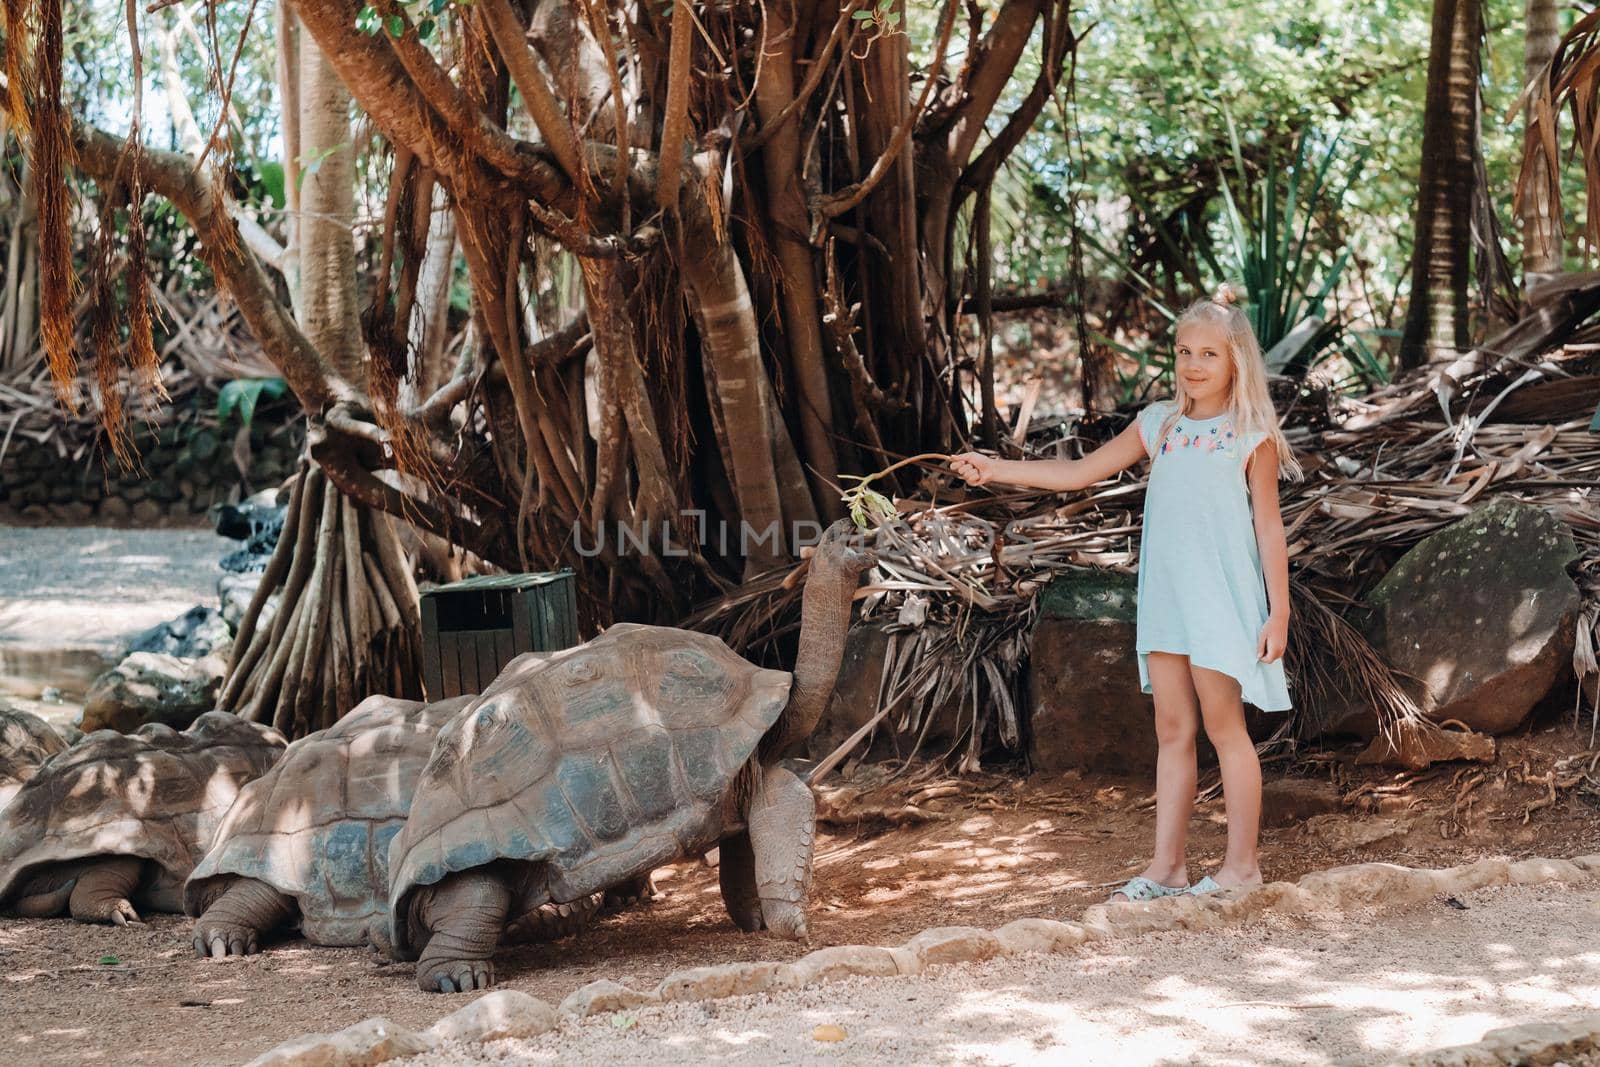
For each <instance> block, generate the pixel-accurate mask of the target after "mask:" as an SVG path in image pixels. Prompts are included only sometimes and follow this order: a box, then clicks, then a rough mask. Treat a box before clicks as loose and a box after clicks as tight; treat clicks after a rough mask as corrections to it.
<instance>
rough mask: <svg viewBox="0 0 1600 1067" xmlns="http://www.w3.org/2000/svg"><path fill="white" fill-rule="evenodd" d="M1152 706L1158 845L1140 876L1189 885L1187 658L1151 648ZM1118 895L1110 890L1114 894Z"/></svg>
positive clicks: (1193, 714) (1193, 722)
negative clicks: (1154, 738) (1154, 712)
mask: <svg viewBox="0 0 1600 1067" xmlns="http://www.w3.org/2000/svg"><path fill="white" fill-rule="evenodd" d="M1146 663H1147V665H1148V669H1149V672H1150V692H1151V695H1152V696H1153V697H1154V698H1155V705H1156V743H1157V745H1158V748H1157V751H1156V849H1155V857H1154V858H1153V859H1152V860H1151V861H1150V866H1148V867H1146V868H1145V869H1144V877H1146V878H1149V879H1150V880H1151V881H1154V882H1159V883H1161V884H1162V885H1166V886H1180V887H1181V886H1185V885H1188V884H1189V870H1188V866H1187V865H1186V863H1185V862H1184V846H1185V845H1186V844H1187V842H1188V839H1189V816H1190V814H1191V812H1192V811H1193V810H1194V789H1195V755H1194V742H1195V735H1196V733H1197V731H1198V730H1199V725H1200V714H1199V709H1198V706H1197V699H1196V694H1195V689H1194V682H1193V680H1192V679H1191V677H1190V673H1189V657H1188V656H1180V655H1177V654H1175V653H1171V652H1152V653H1150V654H1149V658H1148V659H1147V661H1146ZM1116 896H1117V894H1113V897H1116Z"/></svg>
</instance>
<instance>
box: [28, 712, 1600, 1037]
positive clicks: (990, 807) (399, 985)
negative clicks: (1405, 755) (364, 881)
mask: <svg viewBox="0 0 1600 1067" xmlns="http://www.w3.org/2000/svg"><path fill="white" fill-rule="evenodd" d="M1587 727H1588V724H1587V723H1585V724H1583V727H1582V728H1574V727H1573V726H1571V725H1570V724H1562V725H1557V726H1554V727H1545V728H1542V729H1540V730H1538V731H1536V732H1532V733H1524V734H1522V735H1519V736H1513V737H1510V738H1506V739H1503V741H1502V747H1501V757H1500V760H1499V762H1498V763H1497V764H1495V765H1492V766H1487V767H1477V766H1469V765H1444V766H1441V767H1437V768H1434V769H1433V770H1430V771H1428V772H1424V773H1423V774H1422V775H1420V776H1417V775H1410V774H1407V775H1398V776H1397V775H1394V774H1393V773H1392V772H1388V771H1384V770H1381V769H1377V768H1354V767H1353V766H1352V765H1351V757H1352V756H1353V754H1354V751H1355V750H1354V749H1353V748H1352V749H1342V750H1337V751H1329V752H1325V753H1313V754H1311V755H1310V757H1304V756H1303V757H1302V759H1301V760H1300V762H1299V763H1298V765H1297V766H1298V773H1301V774H1312V775H1317V776H1320V777H1321V778H1323V779H1324V780H1332V781H1334V782H1335V783H1336V784H1337V785H1338V787H1339V789H1340V791H1341V793H1342V794H1343V795H1344V797H1345V798H1346V801H1347V803H1346V806H1345V809H1344V810H1343V811H1342V812H1340V813H1337V814H1331V815H1321V816H1317V817H1315V818H1312V819H1310V820H1309V821H1306V822H1301V823H1297V824H1295V825H1292V826H1288V827H1283V828H1276V829H1267V830H1264V831H1263V833H1262V857H1263V868H1264V873H1265V875H1266V877H1267V878H1268V879H1270V880H1292V879H1296V878H1299V877H1300V876H1302V875H1304V874H1306V873H1308V872H1310V871H1313V870H1318V869H1322V868H1327V867H1333V866H1339V865H1343V864H1347V863H1356V862H1364V861H1371V860H1385V861H1390V862H1395V863H1402V864H1406V865H1409V866H1426V867H1443V866H1451V865H1454V864H1458V863H1464V862H1469V861H1471V860H1474V859H1477V858H1480V857H1483V856H1499V855H1505V856H1511V857H1514V858H1518V857H1526V856H1533V855H1540V856H1549V857H1571V856H1576V855H1583V854H1588V853H1594V852H1600V811H1597V805H1600V796H1597V795H1596V794H1595V793H1593V792H1591V791H1590V789H1591V787H1590V785H1589V784H1588V783H1589V780H1588V779H1583V780H1582V781H1580V782H1579V784H1576V785H1568V786H1565V787H1559V788H1558V784H1559V783H1562V782H1571V781H1572V780H1573V777H1574V774H1575V773H1576V774H1577V776H1578V777H1579V778H1580V779H1582V772H1584V771H1585V770H1586V769H1591V770H1592V769H1593V768H1592V767H1591V766H1590V764H1591V756H1593V755H1594V753H1592V752H1591V751H1590V750H1589V748H1588V742H1589V731H1588V728H1587ZM1574 768H1576V771H1574ZM1282 773H1283V772H1282V769H1281V768H1278V767H1269V768H1268V777H1269V779H1270V778H1272V777H1275V776H1281V774H1282ZM1597 780H1600V779H1597ZM1205 782H1206V778H1205V777H1204V776H1203V777H1202V785H1204V784H1205ZM952 787H953V788H952ZM1149 788H1150V786H1149V783H1148V782H1147V781H1144V780H1134V779H1114V778H1101V777H1096V778H1092V779H1085V778H1081V777H1078V776H1075V775H1067V776H1058V777H1045V776H1037V775H1036V776H1033V777H1031V778H1027V779H1013V778H1008V777H1003V776H989V775H983V776H969V777H968V778H965V779H960V780H957V779H946V778H943V777H937V778H930V777H929V776H928V775H927V773H926V769H922V770H917V771H914V772H913V773H912V774H909V775H907V776H905V777H904V778H902V779H900V780H898V781H894V782H889V783H887V784H886V785H883V786H881V787H880V788H878V789H876V790H874V791H871V792H868V793H867V794H865V795H863V796H861V797H859V798H857V799H856V800H855V801H854V802H853V803H849V804H846V805H845V806H844V807H845V810H844V811H842V812H841V811H838V810H835V811H834V812H833V814H832V817H833V819H835V820H836V821H834V822H832V823H830V824H828V825H826V826H825V827H824V828H823V832H821V833H819V835H818V856H817V873H816V879H815V885H814V890H813V897H812V910H811V941H810V943H809V944H807V945H800V944H794V943H790V942H786V941H782V940H778V939H776V938H773V937H770V936H766V935H745V934H741V933H739V932H738V931H737V930H736V929H735V928H734V926H733V925H732V923H731V922H729V920H728V919H727V917H726V915H725V914H724V913H723V910H722V905H721V900H720V898H719V896H718V892H717V877H716V871H715V870H714V869H713V868H711V867H710V866H708V865H707V864H706V863H705V862H703V861H690V862H686V863H682V864H679V865H677V866H676V867H672V868H663V869H662V870H660V871H658V873H657V887H658V889H659V890H660V896H659V899H657V900H656V901H654V902H652V903H650V904H648V905H643V906H640V907H638V908H636V909H634V910H632V911H629V912H627V913H624V914H621V915H617V916H613V917H610V918H607V919H605V920H602V921H601V922H599V923H598V924H597V925H596V926H595V927H593V928H592V929H590V930H588V931H586V932H585V933H583V934H581V935H579V936H577V937H575V938H570V939H568V940H565V941H561V942H557V943H555V944H550V945H535V946H521V947H514V948H511V949H508V950H506V951H505V952H503V953H502V954H501V956H500V958H499V959H498V960H497V967H498V968H499V979H500V983H501V984H502V985H504V986H508V987H511V988H516V989H521V990H525V991H526V992H528V993H531V994H533V995H534V996H536V997H540V998H542V999H545V1000H548V1001H550V1002H552V1003H557V1002H559V1001H560V1000H561V999H562V998H563V997H565V996H566V995H567V994H568V993H570V992H571V991H572V990H574V989H576V988H577V987H579V986H581V985H583V984H585V983H587V982H590V981H593V980H594V979H597V978H602V977H604V978H611V979H614V980H616V981H620V982H623V983H625V984H630V985H635V986H637V987H641V988H645V987H648V986H650V985H652V984H653V983H654V982H656V981H657V980H659V979H660V978H662V977H664V976H665V975H667V974H669V973H671V972H672V971H676V970H679V969H682V968H686V967H693V966H700V965H704V964H712V963H727V962H733V961H738V960H759V959H769V960H786V959H793V958H796V957H798V956H800V955H803V954H804V953H805V952H808V951H810V950H812V949H816V948H820V947H823V946H827V945H838V944H851V943H857V944H888V945H893V944H898V943H900V942H901V941H903V940H905V939H906V938H908V937H910V936H911V935H912V934H914V933H916V932H918V931H920V930H923V929H926V928H928V927H933V926H945V925H974V926H982V927H986V928H991V929H992V928H995V927H998V926H1001V925H1003V924H1004V923H1006V922H1009V921H1011V920H1012V919H1016V918H1020V917H1023V916H1045V917H1051V918H1064V919H1072V918H1076V917H1077V916H1078V915H1079V914H1080V913H1081V912H1082V911H1083V909H1084V908H1085V907H1086V906H1088V905H1090V904H1093V903H1098V902H1100V901H1102V900H1104V899H1105V897H1106V895H1107V893H1108V892H1109V889H1110V888H1111V887H1112V886H1114V885H1117V884H1120V882H1121V881H1123V880H1124V879H1126V878H1127V877H1129V876H1130V875H1132V874H1134V873H1137V872H1138V871H1139V870H1140V869H1141V868H1142V866H1143V864H1144V863H1145V862H1146V859H1147V851H1148V849H1149V847H1150V841H1151V836H1152V826H1151V822H1152V812H1151V807H1150V798H1149V796H1148V790H1149ZM940 794H943V795H940ZM1552 795H1553V796H1554V799H1553V800H1552V799H1551V797H1552ZM908 800H915V801H916V803H915V804H914V805H911V806H910V808H909V809H908V805H907V803H906V802H907V801H908ZM851 812H860V813H862V814H860V815H858V816H853V815H852V814H851ZM872 812H879V814H872ZM884 813H897V814H894V815H893V817H894V818H898V819H910V820H913V821H910V822H906V823H903V824H899V825H896V824H895V823H893V822H891V821H890V820H889V818H887V817H885V814H884ZM1524 820H1526V821H1524ZM1225 833H1226V822H1225V819H1224V816H1223V813H1222V805H1221V802H1220V800H1216V799H1213V800H1209V801H1204V802H1202V804H1201V805H1200V809H1199V811H1198V813H1197V816H1196V818H1195V820H1194V823H1193V827H1192V831H1191V838H1190V877H1191V878H1198V877H1199V876H1200V875H1201V874H1202V873H1205V872H1206V871H1208V870H1211V869H1212V868H1214V867H1215V865H1216V864H1217V863H1218V861H1219V860H1220V858H1221V852H1222V847H1223V843H1224V836H1225ZM1352 951H1359V946H1357V948H1355V949H1352ZM473 996H474V994H454V995H437V994H424V993H421V992H419V991H418V990H417V988H416V985H415V976H414V970H413V968H412V966H411V965H409V964H389V963H387V962H385V961H383V960H381V959H379V958H378V957H377V956H375V955H374V954H373V953H371V952H369V951H366V950H354V949H348V950H346V949H325V948H316V947H313V946H310V945H307V944H306V943H305V942H303V941H289V942H285V943H281V944H278V945H274V946H272V947H271V948H270V949H269V951H267V952H265V953H264V954H262V955H259V956H253V957H249V958H246V959H242V960H226V961H210V960H199V959H196V958H195V957H194V956H193V954H192V950H191V949H190V947H189V923H188V921H187V920H184V919H182V918H178V917H170V916H155V917H152V918H151V921H150V922H149V923H148V924H147V925H144V926H137V927H130V928H127V929H114V928H110V927H91V926H83V925H80V924H77V923H73V922H70V921H65V920H48V921H25V920H0V1061H5V1062H24V1063H38V1064H55V1063H96V1062H105V1061H110V1062H118V1063H125V1064H199V1063H205V1064H211V1063H242V1062H244V1061H246V1060H248V1059H250V1058H252V1057H253V1056H255V1055H257V1054H259V1053H260V1052H262V1051H264V1050H266V1049H268V1048H270V1047H272V1046H273V1045H275V1044H277V1043H279V1042H281V1041H283V1040H286V1039H288V1038H290V1037H294V1036H297V1035H300V1034H303V1033H308V1032H315V1031H329V1030H336V1029H340V1028H342V1027H344V1026H348V1025H350V1024H351V1023H354V1022H358V1021H360V1020H362V1019H365V1018H368V1017H370V1016H374V1015H382V1016H386V1017H388V1018H390V1019H392V1020H394V1021H395V1022H397V1023H400V1024H403V1025H405V1026H409V1027H413V1028H421V1027H425V1026H427V1025H429V1024H431V1023H432V1022H434V1021H435V1020H436V1019H438V1018H439V1017H440V1016H442V1015H444V1014H446V1013H448V1012H449V1011H452V1010H454V1009H455V1008H457V1007H459V1006H461V1005H462V1004H464V1003H467V1002H468V1001H469V1000H471V999H472V997H473Z"/></svg>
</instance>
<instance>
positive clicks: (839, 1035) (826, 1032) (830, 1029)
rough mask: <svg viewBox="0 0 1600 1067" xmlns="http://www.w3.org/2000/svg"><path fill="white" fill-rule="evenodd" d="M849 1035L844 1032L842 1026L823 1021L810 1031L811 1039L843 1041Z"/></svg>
mask: <svg viewBox="0 0 1600 1067" xmlns="http://www.w3.org/2000/svg"><path fill="white" fill-rule="evenodd" d="M848 1036H849V1035H848V1034H846V1033H845V1032H844V1027H842V1026H835V1025H833V1024H832V1023H823V1024H822V1025H821V1026H819V1027H817V1028H816V1029H814V1030H812V1031H811V1039H812V1040H813V1041H843V1040H844V1039H845V1038H846V1037H848Z"/></svg>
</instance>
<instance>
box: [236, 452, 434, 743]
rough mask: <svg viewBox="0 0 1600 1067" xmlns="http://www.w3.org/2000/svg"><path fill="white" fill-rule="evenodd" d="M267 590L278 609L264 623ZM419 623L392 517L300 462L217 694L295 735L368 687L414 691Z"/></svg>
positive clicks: (318, 726) (339, 711) (330, 719)
mask: <svg viewBox="0 0 1600 1067" xmlns="http://www.w3.org/2000/svg"><path fill="white" fill-rule="evenodd" d="M273 593H277V594H278V608H277V613H276V614H275V615H274V616H273V618H272V623H271V625H270V627H262V626H261V618H262V613H263V609H264V608H265V606H266V603H267V600H268V598H269V597H270V596H271V595H272V594H273ZM420 631H421V616H420V613H419V610H418V607H417V588H416V584H415V583H414V581H413V580H412V577H411V571H410V568H409V567H408V566H407V565H406V563H405V560H404V557H403V556H402V554H401V552H400V545H399V541H398V539H397V538H396V536H395V533H394V527H393V526H392V525H391V524H390V522H389V517H388V516H387V515H384V514H382V513H381V512H372V511H368V510H366V509H365V508H362V507H361V506H360V505H358V504H355V503H353V502H352V501H350V500H348V499H346V498H345V496H344V495H343V494H342V493H340V492H339V491H338V489H337V488H336V487H335V486H334V485H333V483H332V482H330V481H329V480H328V478H327V475H325V474H324V473H323V471H322V469H321V468H320V467H318V466H316V465H314V464H310V463H306V464H303V465H302V467H301V473H300V475H299V477H298V479H297V480H296V482H295V485H294V488H293V490H292V492H291V495H290V499H289V509H288V514H287V515H286V516H285V519H284V525H283V534H282V535H281V536H280V538H279V540H278V547H277V549H276V550H275V551H274V552H273V555H272V560H271V561H270V562H269V563H268V564H267V570H266V573H265V574H264V575H263V576H262V580H261V584H260V586H259V587H257V589H256V593H255V596H254V598H253V599H252V600H251V602H250V607H249V609H248V610H247V611H246V612H245V617H244V620H243V622H241V624H240V627H239V635H238V638H237V639H236V641H235V644H234V663H233V666H232V668H231V670H230V672H229V675H228V678H227V680H226V682H225V683H224V686H223V692H222V696H221V698H220V699H219V701H218V706H219V707H222V708H224V709H227V710H231V711H234V712H237V713H238V714H239V715H240V716H242V717H244V718H247V719H251V720H253V721H256V722H268V723H271V724H272V725H273V726H274V727H276V728H277V729H279V730H281V731H283V732H284V733H285V734H286V735H287V736H289V737H303V736H305V735H306V734H308V733H312V732H314V731H316V730H322V729H326V728H327V727H329V726H331V725H333V723H335V722H337V721H338V719H339V717H340V716H342V715H343V714H344V713H345V712H347V711H349V710H350V709H351V708H352V707H354V706H355V705H356V704H357V703H358V702H360V701H361V700H362V699H364V698H365V697H367V696H369V695H371V694H373V693H390V694H393V695H395V696H406V697H417V696H421V695H422V694H421V692H420V690H419V688H418V684H417V681H416V679H417V678H419V677H420V671H419V670H418V643H419V639H420Z"/></svg>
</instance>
